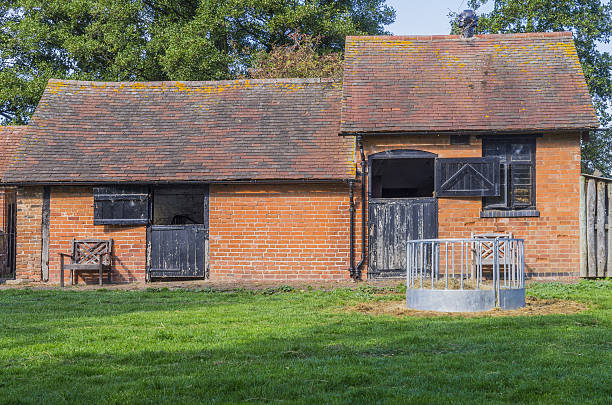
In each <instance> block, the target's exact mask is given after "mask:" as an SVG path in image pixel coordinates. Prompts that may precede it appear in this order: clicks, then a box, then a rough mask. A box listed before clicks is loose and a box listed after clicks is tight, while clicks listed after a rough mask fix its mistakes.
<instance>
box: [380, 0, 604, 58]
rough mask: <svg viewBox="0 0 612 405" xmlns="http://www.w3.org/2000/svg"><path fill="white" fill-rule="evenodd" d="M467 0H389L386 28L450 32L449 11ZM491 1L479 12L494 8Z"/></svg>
mask: <svg viewBox="0 0 612 405" xmlns="http://www.w3.org/2000/svg"><path fill="white" fill-rule="evenodd" d="M466 3H467V0H387V4H388V5H390V6H392V7H393V8H394V9H395V12H396V17H395V22H394V23H393V24H391V25H388V26H386V27H385V28H386V29H387V30H388V31H390V32H392V33H393V34H395V35H429V34H434V35H435V34H442V35H444V34H448V33H449V32H450V25H449V20H448V17H447V16H448V13H449V12H450V11H454V12H460V11H461V10H463V9H465V8H467V6H466ZM492 5H493V1H492V0H491V1H489V2H488V3H487V4H486V5H485V6H484V7H481V8H480V9H479V10H478V12H479V13H483V12H487V11H490V10H491V9H492ZM600 49H602V50H605V51H608V52H612V44H601V46H600Z"/></svg>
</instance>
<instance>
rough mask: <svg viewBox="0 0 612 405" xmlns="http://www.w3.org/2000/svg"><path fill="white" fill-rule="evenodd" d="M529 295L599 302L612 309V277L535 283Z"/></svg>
mask: <svg viewBox="0 0 612 405" xmlns="http://www.w3.org/2000/svg"><path fill="white" fill-rule="evenodd" d="M527 292H528V293H529V295H532V296H535V297H538V298H555V299H562V300H576V301H583V302H597V303H598V304H599V305H601V306H602V308H605V309H612V279H606V280H580V282H578V283H570V284H567V283H534V284H530V285H528V289H527Z"/></svg>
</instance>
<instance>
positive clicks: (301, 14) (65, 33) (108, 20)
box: [0, 0, 395, 123]
mask: <svg viewBox="0 0 612 405" xmlns="http://www.w3.org/2000/svg"><path fill="white" fill-rule="evenodd" d="M394 19H395V12H394V11H393V9H392V8H390V7H388V6H386V5H385V0H1V1H0V25H1V27H2V28H0V122H4V123H7V122H12V123H25V122H27V121H28V119H29V117H30V115H31V114H32V112H33V110H34V108H35V106H36V104H37V103H38V100H39V98H40V95H41V94H42V91H43V90H44V87H45V84H46V83H47V80H48V79H49V78H51V77H53V78H58V79H79V80H101V81H117V80H120V81H134V80H143V81H146V80H216V79H229V78H234V77H237V76H239V75H244V74H246V72H247V71H248V69H249V67H250V66H251V63H252V59H253V57H254V55H258V54H259V53H260V52H261V51H266V52H269V51H271V50H272V49H275V47H282V46H285V45H290V44H292V39H291V35H292V34H293V33H296V32H301V33H303V34H308V35H311V36H313V38H319V43H318V51H319V52H321V53H329V52H339V51H342V50H343V49H344V38H345V36H346V35H359V34H381V33H384V29H383V26H384V25H386V24H390V23H391V22H393V20H394Z"/></svg>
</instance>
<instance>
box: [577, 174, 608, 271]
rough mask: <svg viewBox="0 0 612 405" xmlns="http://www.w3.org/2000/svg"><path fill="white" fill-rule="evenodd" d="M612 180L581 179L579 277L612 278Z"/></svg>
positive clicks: (592, 177)
mask: <svg viewBox="0 0 612 405" xmlns="http://www.w3.org/2000/svg"><path fill="white" fill-rule="evenodd" d="M611 201H612V179H608V178H604V177H597V176H590V175H586V174H584V175H582V176H581V177H580V277H612V229H611V228H612V209H611V208H612V207H611V203H610V202H611Z"/></svg>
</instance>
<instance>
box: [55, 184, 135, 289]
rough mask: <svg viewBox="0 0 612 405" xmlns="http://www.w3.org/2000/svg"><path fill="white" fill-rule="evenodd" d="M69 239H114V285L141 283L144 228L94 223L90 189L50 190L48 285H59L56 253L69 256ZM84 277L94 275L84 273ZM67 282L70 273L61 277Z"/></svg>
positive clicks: (59, 188)
mask: <svg viewBox="0 0 612 405" xmlns="http://www.w3.org/2000/svg"><path fill="white" fill-rule="evenodd" d="M72 238H75V239H87V238H94V239H109V238H112V239H113V271H112V273H111V280H112V282H114V283H123V282H131V281H144V280H145V269H146V227H144V226H114V225H94V224H93V189H92V187H51V206H50V220H49V282H51V283H59V266H60V264H59V263H60V262H59V253H60V252H62V253H70V248H71V243H72ZM83 274H84V276H85V277H88V278H90V277H94V278H95V280H97V275H95V274H93V273H90V274H86V273H83ZM64 281H65V282H69V274H64Z"/></svg>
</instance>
